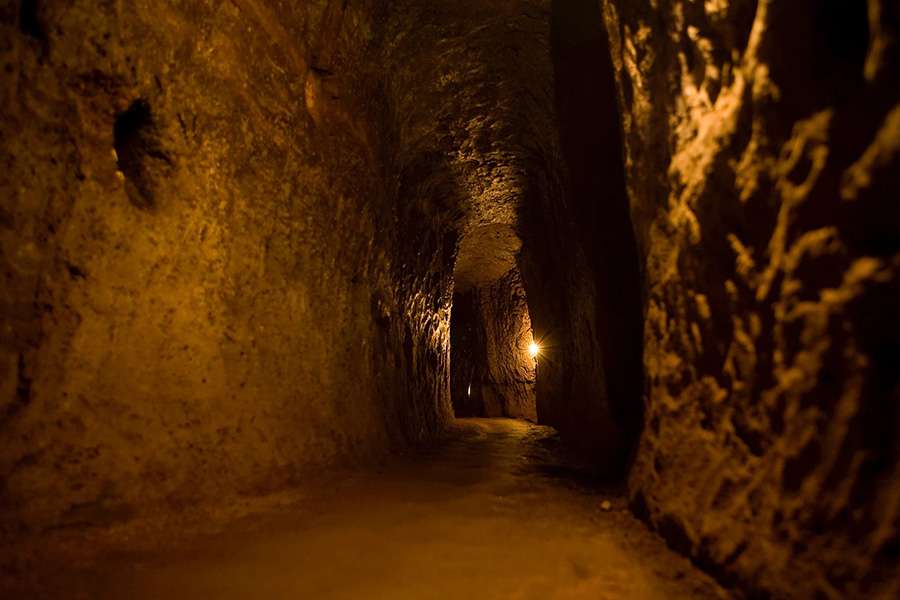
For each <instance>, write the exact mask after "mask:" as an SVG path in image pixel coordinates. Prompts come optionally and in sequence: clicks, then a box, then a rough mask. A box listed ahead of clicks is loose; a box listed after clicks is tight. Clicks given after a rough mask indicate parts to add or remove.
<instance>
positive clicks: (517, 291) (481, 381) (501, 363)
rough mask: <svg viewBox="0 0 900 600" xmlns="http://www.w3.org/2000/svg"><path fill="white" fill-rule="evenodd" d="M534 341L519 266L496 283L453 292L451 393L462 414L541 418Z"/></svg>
mask: <svg viewBox="0 0 900 600" xmlns="http://www.w3.org/2000/svg"><path fill="white" fill-rule="evenodd" d="M532 339H533V338H532V335H531V319H530V318H529V316H528V303H527V300H526V298H525V290H524V289H523V287H522V282H521V277H520V275H519V272H518V270H517V269H513V270H512V271H510V272H509V273H507V274H506V275H504V276H503V277H502V278H500V279H499V280H497V281H496V282H494V283H493V284H490V285H487V286H483V287H478V288H473V289H470V290H468V291H467V292H464V293H461V294H454V297H453V313H452V316H451V318H450V370H451V376H450V392H451V397H452V400H453V408H454V412H455V413H456V416H457V417H512V418H523V419H529V420H531V421H534V420H535V419H536V418H537V413H536V408H535V397H534V381H535V362H534V360H533V359H532V358H531V355H530V354H529V352H528V347H529V345H530V344H531V342H532ZM469 386H471V388H470V387H469Z"/></svg>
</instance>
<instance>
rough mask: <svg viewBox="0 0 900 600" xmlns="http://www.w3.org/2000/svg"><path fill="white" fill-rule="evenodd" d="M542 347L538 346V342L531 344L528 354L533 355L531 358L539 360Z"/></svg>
mask: <svg viewBox="0 0 900 600" xmlns="http://www.w3.org/2000/svg"><path fill="white" fill-rule="evenodd" d="M540 352H541V347H540V346H538V343H537V342H531V343H530V344H529V345H528V354H530V355H531V358H537V355H538V354H540Z"/></svg>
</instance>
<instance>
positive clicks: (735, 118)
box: [598, 0, 900, 598]
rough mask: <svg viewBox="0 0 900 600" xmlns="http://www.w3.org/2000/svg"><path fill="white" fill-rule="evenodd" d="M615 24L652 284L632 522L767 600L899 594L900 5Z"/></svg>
mask: <svg viewBox="0 0 900 600" xmlns="http://www.w3.org/2000/svg"><path fill="white" fill-rule="evenodd" d="M603 5H604V16H605V23H606V26H607V28H608V31H609V37H610V40H611V52H612V57H613V62H614V65H615V72H616V81H617V89H618V95H619V102H620V106H621V113H622V123H623V130H624V142H625V145H624V149H625V157H626V167H627V175H628V192H629V195H630V201H631V215H632V219H633V223H634V228H635V232H636V237H637V240H638V246H639V249H640V253H641V260H642V268H643V270H644V279H643V287H644V290H643V293H644V295H645V306H644V327H645V335H644V343H645V350H644V368H645V370H646V378H647V382H648V385H647V392H646V403H647V409H646V425H645V429H644V434H643V437H642V439H641V443H640V450H639V453H638V455H637V460H636V463H635V465H634V468H633V469H632V472H631V476H630V489H631V494H632V498H633V503H634V506H635V507H636V508H637V509H638V510H639V511H640V512H641V513H643V514H644V515H646V516H647V518H649V520H650V521H651V522H652V523H654V524H655V525H656V526H657V528H658V529H659V531H660V532H661V533H662V534H663V535H664V536H665V537H666V538H667V539H668V540H669V541H670V543H672V544H673V545H674V546H675V547H676V548H678V549H680V550H682V551H684V552H686V553H689V554H690V555H691V556H693V557H694V559H695V560H697V561H698V562H699V563H700V564H702V565H704V566H706V567H707V568H709V569H711V570H712V571H714V572H716V573H717V574H718V575H719V576H721V577H722V578H723V579H724V580H726V581H731V582H736V583H739V584H740V585H741V586H743V587H745V588H747V589H751V590H755V591H756V592H757V593H758V595H759V596H760V597H768V596H769V595H771V596H773V597H779V598H781V597H784V598H789V597H790V598H844V597H853V598H871V597H885V598H887V597H897V596H898V595H900V587H898V585H900V584H898V579H900V576H898V573H900V570H898V547H900V546H898V540H900V538H898V532H900V446H898V440H900V436H898V433H900V409H898V407H900V388H898V375H900V371H898V369H897V364H898V363H897V360H898V356H900V352H898V351H900V347H898V340H900V329H898V327H900V321H898V320H897V318H896V309H897V307H898V306H900V284H898V281H900V279H898V276H900V253H898V250H900V204H898V203H897V200H896V199H897V198H898V197H900V85H898V77H900V68H898V67H900V62H898V61H900V55H898V45H897V44H898V33H900V29H898V26H900V10H898V4H897V3H896V2H892V1H890V0H870V1H869V2H843V3H842V2H819V1H813V0H768V1H759V2H757V1H755V0H729V1H721V2H705V3H704V2H689V1H676V2H669V3H659V4H656V3H649V2H630V1H625V0H606V1H605V2H604V3H603ZM600 71H601V72H600V74H599V75H598V77H602V68H601V69H600Z"/></svg>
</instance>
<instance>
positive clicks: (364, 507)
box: [0, 419, 730, 600]
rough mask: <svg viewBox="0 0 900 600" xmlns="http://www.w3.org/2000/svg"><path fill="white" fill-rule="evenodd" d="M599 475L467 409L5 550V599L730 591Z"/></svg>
mask: <svg viewBox="0 0 900 600" xmlns="http://www.w3.org/2000/svg"><path fill="white" fill-rule="evenodd" d="M594 481H595V480H594V479H593V478H592V477H591V472H590V471H589V470H588V469H586V468H584V467H583V466H582V465H580V464H579V463H578V461H576V460H574V459H572V458H571V457H569V456H567V453H566V452H565V450H564V448H563V447H562V446H561V445H560V443H559V441H558V438H557V436H556V434H555V433H554V431H553V430H552V429H549V428H545V427H539V426H534V425H531V424H529V423H527V422H524V421H516V420H507V419H473V420H459V421H457V422H456V424H455V425H454V427H453V429H452V431H451V432H450V434H449V435H448V436H447V439H446V440H445V441H444V443H442V444H440V445H438V446H435V447H434V448H433V449H431V450H429V451H427V452H425V453H417V454H416V455H415V457H401V458H397V459H395V460H393V461H391V462H389V463H386V464H385V465H383V466H381V467H380V468H378V469H375V470H367V471H364V472H342V473H339V474H334V475H332V476H330V477H329V478H328V479H323V480H321V481H320V482H319V483H317V484H316V485H314V486H310V485H306V486H304V489H303V491H302V492H301V491H295V492H280V493H277V494H270V495H267V496H266V497H264V498H256V499H252V500H246V501H243V503H242V504H241V505H240V506H239V507H235V506H231V508H230V509H229V510H227V511H226V510H223V511H220V512H214V513H212V514H207V515H206V518H205V519H203V520H200V519H198V518H197V515H193V516H192V517H190V518H182V520H181V521H175V520H173V521H171V522H169V523H168V525H167V526H162V527H160V525H159V522H157V523H156V524H155V525H154V526H150V525H146V526H143V528H142V526H141V525H139V524H134V523H132V524H130V525H122V526H111V527H107V528H105V529H103V530H100V529H94V530H83V531H78V530H72V531H63V532H56V533H52V534H50V535H49V536H44V538H43V541H36V542H34V543H31V544H25V545H21V546H20V547H19V548H17V549H16V550H14V552H13V555H8V554H7V552H6V551H4V554H7V555H6V556H3V557H2V560H3V571H4V573H3V574H2V575H0V592H2V593H0V595H2V596H3V597H34V598H41V597H47V598H91V599H94V598H98V599H99V598H129V599H151V598H152V599H159V598H166V599H167V600H173V599H178V598H216V599H227V598H347V599H350V598H385V599H397V598H415V599H422V598H467V599H473V600H474V599H483V598H504V599H508V598H522V599H530V598H534V599H536V600H537V599H545V598H591V599H595V600H596V599H605V598H608V599H629V600H635V599H644V598H647V599H651V598H654V599H655V598H660V599H663V598H664V599H672V598H692V599H695V598H697V599H705V598H728V597H730V593H729V592H727V591H725V590H723V589H722V588H720V587H719V586H717V585H716V584H715V583H714V582H713V581H712V580H711V579H710V578H709V577H708V576H706V575H705V574H703V573H702V572H700V571H698V570H697V569H695V568H694V567H693V566H691V564H690V563H689V562H688V561H687V560H686V559H685V558H683V557H681V556H679V555H677V554H674V553H673V552H672V551H670V550H669V549H667V548H666V546H665V544H664V543H663V542H662V540H661V539H660V538H658V537H657V536H656V535H654V534H653V533H651V532H649V531H648V530H647V529H646V528H645V527H644V525H643V524H642V523H640V522H639V521H637V520H636V519H635V518H634V517H632V516H631V514H630V513H629V512H627V510H626V506H625V501H624V499H623V497H622V496H621V494H620V493H618V492H617V490H615V489H612V488H607V487H604V486H601V485H598V484H596V483H594ZM310 488H314V489H310ZM604 501H608V502H609V504H608V505H604ZM605 509H606V510H605ZM194 521H196V522H201V521H202V522H204V523H205V525H203V526H202V527H201V526H198V525H192V524H191V523H192V522H194ZM48 547H49V548H52V549H48ZM4 589H5V591H4ZM8 594H14V595H8Z"/></svg>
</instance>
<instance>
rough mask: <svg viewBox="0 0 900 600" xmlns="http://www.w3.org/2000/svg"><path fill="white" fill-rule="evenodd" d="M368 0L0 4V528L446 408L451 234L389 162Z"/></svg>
mask: <svg viewBox="0 0 900 600" xmlns="http://www.w3.org/2000/svg"><path fill="white" fill-rule="evenodd" d="M379 6H380V3H378V2H351V3H347V2H339V1H335V2H325V1H319V2H304V3H299V4H298V3H289V2H276V1H261V0H239V1H236V2H230V3H219V2H203V1H197V2H189V3H181V2H156V1H154V2H149V1H148V2H129V3H113V4H110V5H109V6H107V5H106V4H104V5H103V7H105V8H102V7H101V6H99V5H98V3H96V2H89V1H87V0H84V1H82V0H75V1H67V2H63V1H53V0H47V1H44V2H5V3H2V4H0V27H2V36H0V39H2V41H0V56H2V60H0V64H2V65H4V69H3V71H2V73H0V79H2V85H0V105H2V116H3V118H2V121H0V140H2V142H0V162H2V165H3V168H2V169H0V195H2V198H3V204H2V207H0V243H2V257H0V269H2V273H3V284H2V285H0V301H2V308H3V311H2V318H3V322H2V342H0V360H2V364H0V437H2V439H3V443H2V444H0V482H2V487H0V522H2V526H3V531H5V532H6V533H15V532H17V531H21V530H40V529H42V528H45V527H51V526H54V527H55V526H66V525H79V524H83V523H93V524H102V523H107V522H110V521H115V520H118V519H122V518H127V517H129V516H131V515H133V514H135V513H139V512H141V511H144V510H151V509H153V508H154V507H158V508H164V509H172V508H176V509H177V508H178V507H182V506H185V505H186V504H187V503H193V502H196V501H213V500H216V499H220V498H227V497H230V496H233V495H234V494H240V493H248V494H253V493H259V492H263V491H266V490H270V489H273V488H275V487H278V486H280V485H284V484H286V483H296V482H302V479H303V476H304V474H305V472H306V469H308V468H309V467H312V466H321V465H326V464H333V463H335V462H347V461H355V460H370V459H371V457H373V456H378V455H379V454H381V453H383V452H385V451H386V450H388V449H390V448H392V447H398V446H404V445H406V444H409V443H414V442H417V441H422V440H426V439H429V438H430V437H431V436H432V435H433V434H434V433H435V432H437V431H438V430H439V429H440V427H441V424H442V423H443V421H444V420H445V419H446V418H448V416H449V415H450V404H449V365H448V356H449V308H450V297H449V290H450V285H451V276H450V273H451V272H452V264H453V255H454V243H455V240H454V237H453V233H452V231H448V230H447V228H446V227H444V226H443V225H444V224H443V223H442V222H436V223H435V228H436V230H437V231H439V232H441V233H435V231H433V230H430V229H428V228H427V227H423V226H422V224H421V222H420V220H419V214H418V212H417V211H419V212H420V209H418V208H417V207H418V206H421V202H419V201H418V196H416V190H415V189H410V187H409V186H407V187H404V186H403V182H404V181H406V180H408V179H409V177H407V176H406V172H405V171H403V170H402V169H401V167H402V162H401V161H399V160H397V159H396V157H395V153H394V149H393V146H391V142H392V141H393V140H396V139H397V136H396V135H395V134H394V133H393V127H394V121H393V120H392V117H391V110H390V101H389V100H388V99H387V95H386V93H385V85H384V81H383V80H384V74H383V72H381V71H380V69H381V67H382V64H381V61H380V60H379V58H378V54H379V48H380V47H381V40H380V39H379V38H378V32H379V31H382V30H383V27H379V25H378V24H379V22H381V21H380V19H381V18H382V17H381V16H380V14H381V13H380V12H379V10H378V7H379ZM101 8H102V9H101ZM411 222H412V223H413V224H414V225H415V228H416V229H417V230H418V231H419V232H420V233H419V234H417V236H409V235H405V234H404V235H400V232H401V231H406V230H410V228H411V227H412V226H411Z"/></svg>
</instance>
